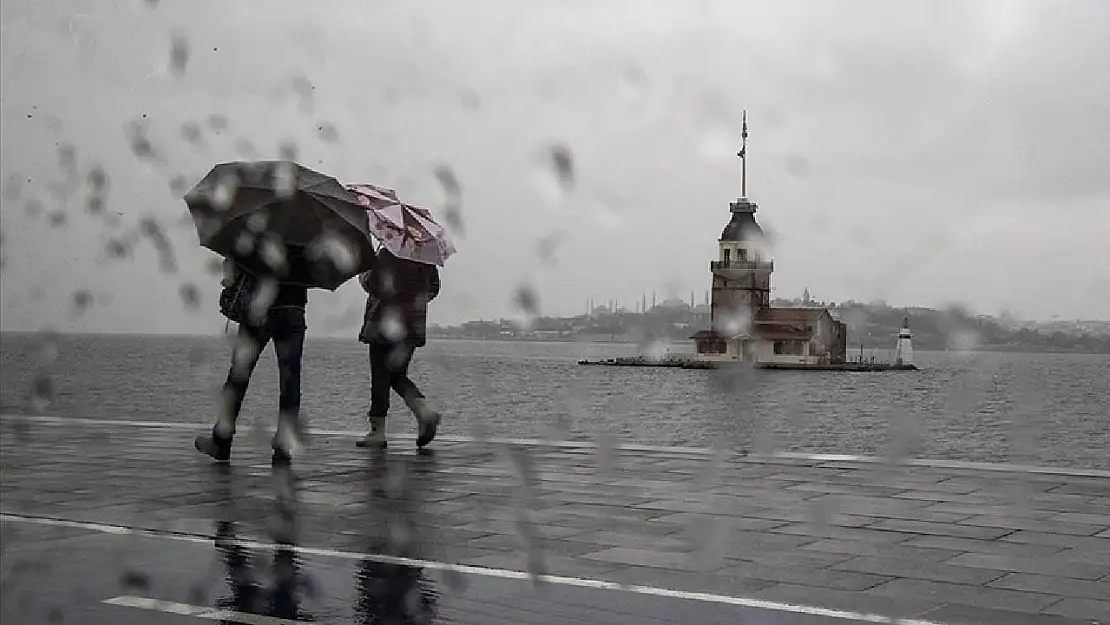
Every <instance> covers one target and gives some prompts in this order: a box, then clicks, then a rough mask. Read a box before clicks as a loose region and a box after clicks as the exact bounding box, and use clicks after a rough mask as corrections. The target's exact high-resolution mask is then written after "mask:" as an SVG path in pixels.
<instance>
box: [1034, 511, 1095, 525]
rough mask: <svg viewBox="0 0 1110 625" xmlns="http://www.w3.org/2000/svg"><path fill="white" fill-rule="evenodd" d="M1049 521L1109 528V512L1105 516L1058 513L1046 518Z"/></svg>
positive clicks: (1082, 513)
mask: <svg viewBox="0 0 1110 625" xmlns="http://www.w3.org/2000/svg"><path fill="white" fill-rule="evenodd" d="M1047 520H1049V521H1060V522H1061V523H1083V524H1086V525H1095V526H1098V527H1102V528H1108V527H1110V512H1107V513H1106V514H1090V513H1084V512H1060V513H1057V514H1054V515H1052V516H1050V517H1048V519H1047Z"/></svg>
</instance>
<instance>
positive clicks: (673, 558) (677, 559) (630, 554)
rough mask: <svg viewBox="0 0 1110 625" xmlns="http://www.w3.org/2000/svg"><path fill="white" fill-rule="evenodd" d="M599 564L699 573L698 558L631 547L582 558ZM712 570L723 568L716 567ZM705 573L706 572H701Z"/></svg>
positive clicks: (595, 553) (613, 549) (604, 551)
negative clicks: (606, 563) (607, 563)
mask: <svg viewBox="0 0 1110 625" xmlns="http://www.w3.org/2000/svg"><path fill="white" fill-rule="evenodd" d="M582 557H583V558H586V559H589V560H595V561H598V562H609V563H614V564H624V565H627V566H646V567H651V568H658V569H671V570H675V571H696V572H697V571H699V569H701V568H702V566H700V565H699V563H698V562H697V560H696V558H694V557H693V556H692V555H690V554H684V553H672V552H666V551H652V550H649V549H633V548H629V547H614V548H612V549H603V550H600V551H594V552H591V553H586V554H584V555H583V556H582ZM712 568H718V569H719V568H722V567H720V566H715V567H712ZM701 572H704V571H701Z"/></svg>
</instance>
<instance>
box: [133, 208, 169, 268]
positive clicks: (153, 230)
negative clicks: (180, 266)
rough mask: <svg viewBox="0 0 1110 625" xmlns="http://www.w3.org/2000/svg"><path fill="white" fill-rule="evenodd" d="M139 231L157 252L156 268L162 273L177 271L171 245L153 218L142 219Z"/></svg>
mask: <svg viewBox="0 0 1110 625" xmlns="http://www.w3.org/2000/svg"><path fill="white" fill-rule="evenodd" d="M139 231H140V232H141V233H142V234H143V236H145V237H146V238H147V239H149V240H150V243H151V245H153V246H154V249H155V250H156V251H157V252H158V266H159V269H160V270H161V271H162V272H163V273H173V272H175V271H177V260H176V259H175V258H174V255H173V244H172V243H170V239H169V237H168V236H166V233H165V231H163V230H162V226H161V224H159V223H158V222H157V221H155V219H154V218H153V217H143V218H142V219H140V220H139Z"/></svg>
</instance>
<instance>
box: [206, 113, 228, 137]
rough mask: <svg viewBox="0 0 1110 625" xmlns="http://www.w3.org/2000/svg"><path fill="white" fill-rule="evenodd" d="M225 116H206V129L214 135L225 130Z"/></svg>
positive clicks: (226, 124) (214, 114) (213, 114)
mask: <svg viewBox="0 0 1110 625" xmlns="http://www.w3.org/2000/svg"><path fill="white" fill-rule="evenodd" d="M227 128H228V123H227V116H226V115H221V114H220V113H212V114H211V115H209V116H208V129H209V130H211V131H212V132H214V133H216V134H220V133H221V132H223V131H225V130H227Z"/></svg>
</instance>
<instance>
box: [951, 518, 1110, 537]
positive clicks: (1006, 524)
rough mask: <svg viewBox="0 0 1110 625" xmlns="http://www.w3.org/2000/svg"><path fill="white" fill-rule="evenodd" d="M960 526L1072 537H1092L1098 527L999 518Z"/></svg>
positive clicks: (977, 519) (976, 520) (963, 523)
mask: <svg viewBox="0 0 1110 625" xmlns="http://www.w3.org/2000/svg"><path fill="white" fill-rule="evenodd" d="M959 524H960V525H974V526H977V527H997V528H1005V529H1014V530H1030V531H1034V532H1045V533H1049V534H1071V535H1073V536H1093V535H1094V534H1096V533H1097V532H1098V531H1099V529H1101V528H1099V527H1097V526H1094V525H1084V524H1081V523H1065V522H1062V521H1051V520H1038V519H1017V518H1010V517H1000V516H972V517H967V518H966V519H963V520H961V521H960V522H959Z"/></svg>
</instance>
